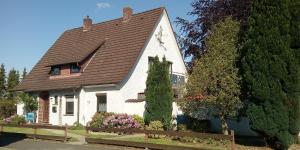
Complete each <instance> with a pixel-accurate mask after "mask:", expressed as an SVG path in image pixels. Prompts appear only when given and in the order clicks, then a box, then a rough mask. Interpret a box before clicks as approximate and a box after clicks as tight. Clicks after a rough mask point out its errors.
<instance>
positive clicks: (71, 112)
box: [66, 95, 74, 115]
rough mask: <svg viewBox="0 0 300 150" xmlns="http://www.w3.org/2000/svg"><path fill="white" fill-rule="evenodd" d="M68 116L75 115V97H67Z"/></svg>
mask: <svg viewBox="0 0 300 150" xmlns="http://www.w3.org/2000/svg"><path fill="white" fill-rule="evenodd" d="M66 115H74V96H73V95H67V96H66Z"/></svg>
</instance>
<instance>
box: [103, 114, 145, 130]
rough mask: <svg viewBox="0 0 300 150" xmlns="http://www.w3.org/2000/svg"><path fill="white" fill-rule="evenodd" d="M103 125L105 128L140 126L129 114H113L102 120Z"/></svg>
mask: <svg viewBox="0 0 300 150" xmlns="http://www.w3.org/2000/svg"><path fill="white" fill-rule="evenodd" d="M103 126H104V127H106V128H122V129H124V128H125V129H126V128H140V127H141V125H140V124H139V123H138V122H137V121H135V120H134V119H133V118H132V116H131V115H127V114H114V115H111V116H109V117H107V118H105V120H104V121H103Z"/></svg>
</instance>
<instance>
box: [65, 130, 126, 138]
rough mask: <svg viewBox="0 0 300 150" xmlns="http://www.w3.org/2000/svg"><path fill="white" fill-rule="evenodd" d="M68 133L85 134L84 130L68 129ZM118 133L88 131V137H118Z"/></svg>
mask: <svg viewBox="0 0 300 150" xmlns="http://www.w3.org/2000/svg"><path fill="white" fill-rule="evenodd" d="M68 132H69V133H73V134H78V135H82V136H86V131H85V130H68ZM119 136H120V135H118V134H115V133H105V132H89V134H88V136H87V137H89V138H113V137H119Z"/></svg>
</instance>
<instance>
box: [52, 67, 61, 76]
mask: <svg viewBox="0 0 300 150" xmlns="http://www.w3.org/2000/svg"><path fill="white" fill-rule="evenodd" d="M60 69H61V68H60V66H52V67H51V72H50V73H51V75H60Z"/></svg>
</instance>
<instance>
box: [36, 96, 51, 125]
mask: <svg viewBox="0 0 300 150" xmlns="http://www.w3.org/2000/svg"><path fill="white" fill-rule="evenodd" d="M38 113H39V114H38V120H39V121H38V122H39V123H45V124H49V93H48V92H41V93H40V95H39V112H38Z"/></svg>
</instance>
